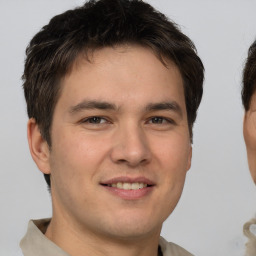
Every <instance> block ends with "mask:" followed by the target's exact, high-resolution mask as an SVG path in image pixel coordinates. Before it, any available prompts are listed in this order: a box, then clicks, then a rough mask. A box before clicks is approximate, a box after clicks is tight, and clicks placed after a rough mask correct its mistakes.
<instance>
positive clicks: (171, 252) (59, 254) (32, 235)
mask: <svg viewBox="0 0 256 256" xmlns="http://www.w3.org/2000/svg"><path fill="white" fill-rule="evenodd" d="M49 222H50V219H42V220H30V221H29V223H28V229H27V233H26V235H25V236H24V237H23V239H22V240H21V242H20V247H21V250H22V253H23V255H24V256H70V255H69V254H67V253H66V252H64V251H63V250H62V249H61V248H60V247H58V246H57V245H56V244H54V243H53V242H52V241H51V240H49V239H48V238H47V237H46V236H45V235H44V233H45V231H46V229H47V226H48V225H49ZM159 245H160V247H161V251H162V254H163V256H193V255H192V254H191V253H189V252H187V251H186V250H185V249H183V248H181V247H180V246H178V245H176V244H174V243H168V242H167V241H166V240H165V239H164V238H162V237H160V240H159Z"/></svg>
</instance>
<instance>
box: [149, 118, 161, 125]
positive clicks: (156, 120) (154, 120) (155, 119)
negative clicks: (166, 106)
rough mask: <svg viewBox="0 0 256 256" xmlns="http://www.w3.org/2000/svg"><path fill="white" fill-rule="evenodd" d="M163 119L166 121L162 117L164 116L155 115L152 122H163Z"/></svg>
mask: <svg viewBox="0 0 256 256" xmlns="http://www.w3.org/2000/svg"><path fill="white" fill-rule="evenodd" d="M163 121H164V118H162V117H153V118H152V119H151V122H152V123H153V124H162V123H163Z"/></svg>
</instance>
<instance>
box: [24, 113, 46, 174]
mask: <svg viewBox="0 0 256 256" xmlns="http://www.w3.org/2000/svg"><path fill="white" fill-rule="evenodd" d="M27 136H28V144H29V150H30V154H31V156H32V158H33V160H34V162H35V163H36V165H37V167H38V168H39V170H40V171H41V172H43V173H45V174H50V172H51V171H50V165H49V156H50V151H49V146H48V143H47V142H46V141H45V140H44V138H43V137H42V135H41V132H40V129H39V127H38V124H37V123H36V121H35V119H34V118H31V119H29V121H28V124H27Z"/></svg>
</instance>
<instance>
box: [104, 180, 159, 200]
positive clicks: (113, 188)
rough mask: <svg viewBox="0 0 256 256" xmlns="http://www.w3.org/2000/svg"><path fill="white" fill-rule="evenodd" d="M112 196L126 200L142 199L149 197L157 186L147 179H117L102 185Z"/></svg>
mask: <svg viewBox="0 0 256 256" xmlns="http://www.w3.org/2000/svg"><path fill="white" fill-rule="evenodd" d="M100 185H101V186H102V187H104V188H105V189H106V191H109V192H110V193H111V194H113V195H115V196H118V197H121V198H122V199H126V200H136V199H141V198H143V197H145V196H147V195H149V194H150V193H151V192H152V191H153V188H154V187H155V186H156V184H155V183H153V182H152V181H151V180H149V179H147V178H145V177H137V178H129V177H117V178H114V179H110V180H107V181H103V182H101V183H100Z"/></svg>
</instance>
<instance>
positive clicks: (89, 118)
mask: <svg viewBox="0 0 256 256" xmlns="http://www.w3.org/2000/svg"><path fill="white" fill-rule="evenodd" d="M95 119H97V120H100V121H101V120H105V121H104V123H110V122H109V121H108V120H107V119H106V118H104V117H102V116H90V117H87V118H85V119H83V120H81V123H89V124H102V123H100V122H96V120H95ZM94 121H95V122H94Z"/></svg>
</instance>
